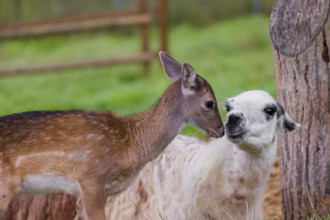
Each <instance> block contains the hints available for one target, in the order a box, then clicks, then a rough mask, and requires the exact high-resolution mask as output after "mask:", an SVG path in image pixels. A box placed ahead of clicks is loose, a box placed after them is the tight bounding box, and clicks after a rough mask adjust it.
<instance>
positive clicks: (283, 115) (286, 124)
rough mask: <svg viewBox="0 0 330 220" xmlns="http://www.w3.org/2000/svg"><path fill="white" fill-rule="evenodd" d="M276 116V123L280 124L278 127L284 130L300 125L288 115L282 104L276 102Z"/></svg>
mask: <svg viewBox="0 0 330 220" xmlns="http://www.w3.org/2000/svg"><path fill="white" fill-rule="evenodd" d="M276 114H277V118H278V124H279V126H280V128H281V129H282V130H283V131H285V132H288V131H293V130H295V129H297V128H300V127H301V125H300V124H298V123H296V122H294V121H293V120H292V119H291V117H290V116H289V114H288V113H287V112H286V111H285V110H284V108H283V107H282V105H280V104H279V103H278V102H277V113H276Z"/></svg>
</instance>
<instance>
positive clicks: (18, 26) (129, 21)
mask: <svg viewBox="0 0 330 220" xmlns="http://www.w3.org/2000/svg"><path fill="white" fill-rule="evenodd" d="M152 15H158V17H159V18H158V21H159V25H158V29H159V50H164V51H167V50H168V49H167V47H168V46H167V32H168V31H167V21H168V3H167V0H158V5H157V6H153V7H148V4H147V0H139V1H138V6H137V8H135V9H128V10H120V11H114V12H103V13H98V14H92V15H76V16H66V17H60V18H55V19H49V20H43V21H33V22H20V23H15V24H3V25H0V39H13V38H22V37H40V36H45V35H53V34H62V33H68V32H78V31H86V30H93V29H101V28H109V27H113V26H118V27H123V26H138V28H139V37H140V43H141V49H140V51H141V52H140V53H138V54H133V55H132V54H131V55H126V56H121V57H107V58H102V59H97V60H82V61H71V62H65V63H63V62H61V63H51V64H36V65H34V66H22V67H8V68H0V76H8V75H18V74H25V73H29V74H31V73H37V72H50V71H60V70H69V69H75V68H87V67H98V66H105V65H113V64H124V63H131V62H141V63H142V64H143V67H144V71H145V72H149V66H150V61H151V60H152V59H153V58H154V57H156V54H157V53H156V51H151V50H150V47H149V28H150V25H151V22H152Z"/></svg>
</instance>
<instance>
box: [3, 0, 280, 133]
mask: <svg viewBox="0 0 330 220" xmlns="http://www.w3.org/2000/svg"><path fill="white" fill-rule="evenodd" d="M42 2H43V1H41V0H24V1H20V0H0V23H5V22H12V21H26V20H34V19H42V18H44V17H47V16H48V17H49V16H60V15H68V14H72V13H77V12H83V13H85V12H93V11H100V10H105V9H114V8H120V7H122V6H118V5H116V7H114V2H117V3H118V1H106V0H98V1H87V0H85V1H83V0H76V1H64V0H62V1H59V0H49V1H45V2H44V3H42ZM119 2H126V3H125V4H127V5H129V4H130V2H132V1H128V0H126V1H124V0H123V1H119ZM257 2H258V4H257V5H256V1H242V0H219V1H216V0H213V1H211V0H205V1H202V0H182V1H175V0H170V1H169V5H170V28H169V30H170V32H169V53H170V54H171V55H172V56H173V57H175V58H176V59H177V60H179V61H181V62H187V63H190V64H191V65H192V66H193V67H194V68H195V70H196V71H197V72H198V73H199V74H200V75H202V76H203V77H204V78H205V79H207V80H208V81H209V82H210V83H211V85H212V86H213V89H214V91H215V93H216V96H217V99H218V102H219V105H220V107H222V106H223V103H224V101H225V100H226V98H228V97H231V96H234V95H237V94H238V93H240V92H242V91H245V90H250V89H261V90H266V91H268V92H270V94H272V95H273V96H275V95H276V85H275V75H274V65H273V58H272V50H271V44H270V40H269V34H268V23H269V16H270V10H271V5H272V1H257ZM69 3H70V4H71V5H70V6H68V4H69ZM15 4H20V5H19V6H18V9H19V10H15V9H14V8H15ZM40 4H41V5H40ZM42 5H43V6H42ZM60 6H61V7H60ZM16 8H17V5H16ZM150 40H151V47H152V48H153V50H157V48H158V45H159V41H158V32H157V30H156V28H152V29H151V31H150ZM139 50H140V45H139V38H138V30H137V29H136V28H123V29H114V30H110V31H95V32H84V33H79V34H78V33H76V34H64V35H56V36H48V37H42V38H24V39H10V40H5V41H1V42H0V68H4V67H9V66H16V67H17V66H22V65H30V64H35V63H49V62H54V61H65V60H70V61H72V60H79V59H82V58H88V59H89V58H98V57H100V58H101V57H106V56H114V55H120V54H123V55H124V54H129V53H132V52H138V51H139ZM168 84H170V80H169V79H168V78H167V77H166V75H165V74H164V72H163V70H162V68H161V65H160V63H159V61H158V60H157V59H155V60H154V61H153V62H152V65H151V71H150V73H149V74H145V73H144V72H143V67H142V65H141V64H125V65H119V66H110V67H103V68H93V69H80V70H70V71H64V72H63V71H62V72H51V73H47V74H43V73H41V74H33V75H21V76H14V77H0V115H6V114H11V113H15V112H23V111H31V110H69V109H85V110H104V109H107V110H112V111H114V112H116V113H118V114H133V113H137V112H141V111H144V110H146V109H147V108H149V107H150V106H152V104H153V103H154V102H156V100H157V99H158V98H159V97H160V96H161V94H162V92H163V91H164V90H165V88H166V86H167V85H168ZM221 115H222V118H223V120H225V112H224V111H223V109H222V108H221ZM183 133H186V134H190V135H196V136H203V134H202V133H201V132H199V131H198V130H197V129H195V128H192V127H191V126H190V127H188V128H187V129H185V130H184V131H183Z"/></svg>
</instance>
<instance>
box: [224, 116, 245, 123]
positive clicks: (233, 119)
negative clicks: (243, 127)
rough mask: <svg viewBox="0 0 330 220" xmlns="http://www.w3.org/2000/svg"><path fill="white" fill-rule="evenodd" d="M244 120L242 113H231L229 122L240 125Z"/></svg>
mask: <svg viewBox="0 0 330 220" xmlns="http://www.w3.org/2000/svg"><path fill="white" fill-rule="evenodd" d="M241 121H242V114H231V115H229V117H228V121H227V123H228V124H230V125H238V124H239V123H240V122H241Z"/></svg>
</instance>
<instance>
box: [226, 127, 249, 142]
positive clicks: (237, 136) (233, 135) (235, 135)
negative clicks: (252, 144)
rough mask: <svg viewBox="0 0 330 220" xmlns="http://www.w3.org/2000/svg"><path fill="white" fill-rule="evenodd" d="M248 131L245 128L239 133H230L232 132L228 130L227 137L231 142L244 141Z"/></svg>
mask: <svg viewBox="0 0 330 220" xmlns="http://www.w3.org/2000/svg"><path fill="white" fill-rule="evenodd" d="M246 133H247V131H245V130H243V131H241V132H239V133H230V132H227V131H226V135H227V138H228V139H229V140H230V141H231V142H234V143H238V142H240V141H242V140H243V138H244V136H245V134H246Z"/></svg>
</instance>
